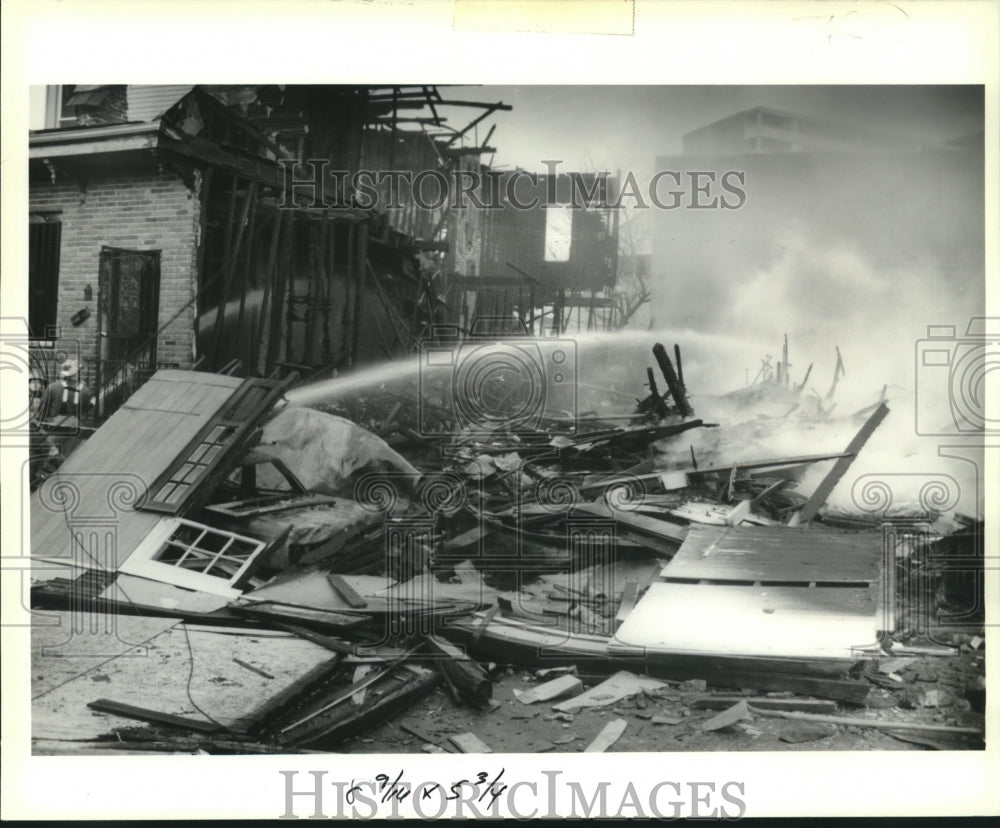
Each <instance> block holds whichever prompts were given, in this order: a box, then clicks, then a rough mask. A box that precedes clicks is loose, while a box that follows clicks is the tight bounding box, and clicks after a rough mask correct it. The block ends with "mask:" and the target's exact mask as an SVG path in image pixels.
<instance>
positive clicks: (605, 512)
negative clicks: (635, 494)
mask: <svg viewBox="0 0 1000 828" xmlns="http://www.w3.org/2000/svg"><path fill="white" fill-rule="evenodd" d="M574 508H575V511H578V512H585V513H586V514H589V515H596V516H599V517H609V518H611V519H612V520H614V522H615V523H616V524H618V525H620V526H622V527H623V528H625V529H626V530H629V531H630V532H635V533H636V534H638V535H640V536H643V537H651V538H657V539H660V540H662V541H665V542H667V543H668V544H669V545H671V549H675V548H676V546H677V545H678V544H680V543H681V542H682V541H683V540H684V539H685V538H686V537H687V534H688V527H687V526H678V525H677V524H676V523H670V522H669V521H665V520H659V519H657V518H651V517H647V516H645V515H640V514H637V513H636V512H629V511H623V510H618V509H611V508H610V507H608V506H607V505H605V504H604V503H580V504H577V505H576V507H574Z"/></svg>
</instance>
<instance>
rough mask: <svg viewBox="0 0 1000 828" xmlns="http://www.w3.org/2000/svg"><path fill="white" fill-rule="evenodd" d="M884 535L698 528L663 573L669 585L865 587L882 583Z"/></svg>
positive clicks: (767, 528)
mask: <svg viewBox="0 0 1000 828" xmlns="http://www.w3.org/2000/svg"><path fill="white" fill-rule="evenodd" d="M881 560H882V536H881V534H880V533H878V532H859V533H844V532H837V531H827V530H820V529H806V528H798V529H793V528H791V527H785V526H774V527H771V526H732V527H728V526H727V527H717V526H707V525H698V524H696V525H692V526H691V527H690V528H689V530H688V534H687V538H686V539H685V541H684V543H683V544H682V545H681V548H680V549H679V550H678V551H677V554H676V555H674V557H673V558H672V559H671V561H670V563H668V564H667V565H666V566H665V567H664V568H663V571H662V575H663V577H664V578H666V579H669V580H690V581H699V580H709V581H733V582H737V581H738V582H744V583H750V584H752V583H755V582H758V581H760V582H769V583H803V584H807V583H810V582H816V583H838V584H857V585H865V584H870V583H876V582H877V581H878V579H879V566H880V563H881Z"/></svg>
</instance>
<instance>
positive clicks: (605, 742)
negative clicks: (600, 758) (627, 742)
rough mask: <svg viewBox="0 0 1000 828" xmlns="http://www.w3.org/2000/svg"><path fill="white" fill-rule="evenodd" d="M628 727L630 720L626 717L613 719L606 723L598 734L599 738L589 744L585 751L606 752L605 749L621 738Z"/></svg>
mask: <svg viewBox="0 0 1000 828" xmlns="http://www.w3.org/2000/svg"><path fill="white" fill-rule="evenodd" d="M627 727H628V722H626V721H625V720H624V719H612V720H611V721H610V722H608V723H607V724H606V725H604V728H603V729H602V730H601V732H600V733H598V734H597V738H596V739H594V741H593V742H591V743H590V744H589V745H587V747H586V748H585V749H584V751H583V752H584V753H604V751H606V750H607V749H608V748H609V747H611V746H612V745H613V744H614V743H615V742H617V741H618V740H619V739H620V738H621V735H622V734H623V733H624V732H625V728H627Z"/></svg>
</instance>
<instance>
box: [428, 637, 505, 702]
mask: <svg viewBox="0 0 1000 828" xmlns="http://www.w3.org/2000/svg"><path fill="white" fill-rule="evenodd" d="M426 641H427V644H428V646H429V647H430V649H431V651H432V653H433V654H435V655H437V656H439V658H437V659H436V660H435V664H436V666H438V667H440V669H441V670H442V672H443V674H444V677H445V680H446V682H447V683H448V684H449V686H453V687H454V688H455V691H456V694H457V696H459V697H460V700H464V701H466V702H468V703H469V704H471V705H472V706H473V707H479V708H483V707H485V706H486V705H487V704H489V700H490V698H491V697H492V695H493V682H492V681H490V677H489V676H488V675H487V673H486V671H485V670H484V669H483V668H482V667H480V666H479V664H477V663H476V662H475V661H473V660H472V659H471V658H469V656H468V655H466V654H465V653H464V652H462V650H460V649H459V648H458V647H456V646H455V645H454V644H452V643H450V642H448V641H445V640H444V639H443V638H440V637H438V636H436V635H429V636H427V638H426Z"/></svg>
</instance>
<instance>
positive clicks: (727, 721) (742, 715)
mask: <svg viewBox="0 0 1000 828" xmlns="http://www.w3.org/2000/svg"><path fill="white" fill-rule="evenodd" d="M750 718H752V717H751V715H750V708H749V707H748V706H747V703H746V702H745V701H741V702H739V703H737V704H734V705H733V706H732V707H730V708H727V709H726V710H723V711H722V712H721V713H719V714H718V715H717V716H713V717H712V718H711V719H708V720H707V721H704V722H702V723H701V729H702V730H721V729H722V728H724V727H730V726H732V725H734V724H736V723H737V722H741V721H744V720H746V719H750Z"/></svg>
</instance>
